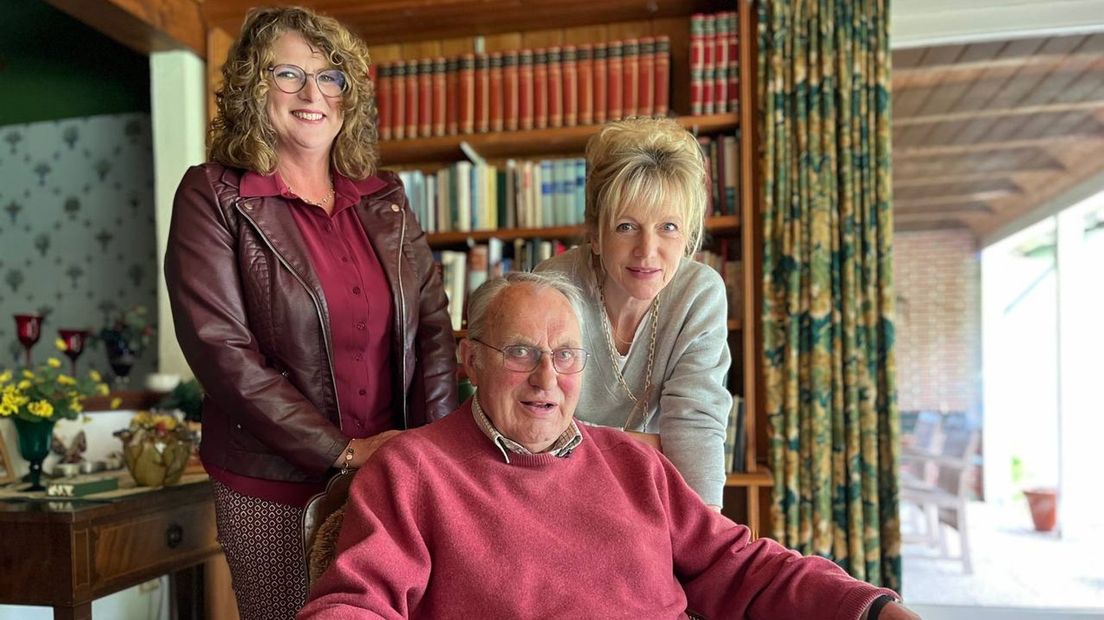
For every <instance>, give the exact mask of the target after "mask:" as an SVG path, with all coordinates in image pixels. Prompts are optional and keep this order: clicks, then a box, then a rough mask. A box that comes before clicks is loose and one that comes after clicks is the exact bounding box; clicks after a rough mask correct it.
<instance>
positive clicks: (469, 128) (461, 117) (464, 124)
mask: <svg viewBox="0 0 1104 620" xmlns="http://www.w3.org/2000/svg"><path fill="white" fill-rule="evenodd" d="M459 73H460V79H459V82H460V97H459V99H460V104H459V106H458V108H459V109H458V111H457V112H458V113H457V120H458V124H459V128H460V133H472V132H474V131H475V54H464V55H463V56H461V57H460V69H459Z"/></svg>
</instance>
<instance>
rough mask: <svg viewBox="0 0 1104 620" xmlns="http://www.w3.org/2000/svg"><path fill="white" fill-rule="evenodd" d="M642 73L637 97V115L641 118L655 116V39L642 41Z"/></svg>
mask: <svg viewBox="0 0 1104 620" xmlns="http://www.w3.org/2000/svg"><path fill="white" fill-rule="evenodd" d="M638 58H639V59H640V60H639V61H638V63H637V64H639V65H640V72H639V74H638V77H637V85H638V86H639V90H638V91H637V96H636V113H637V114H639V115H641V116H651V115H653V114H655V39H653V38H652V37H644V38H643V39H641V40H640V55H639V56H638Z"/></svg>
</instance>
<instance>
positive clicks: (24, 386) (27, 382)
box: [16, 379, 31, 390]
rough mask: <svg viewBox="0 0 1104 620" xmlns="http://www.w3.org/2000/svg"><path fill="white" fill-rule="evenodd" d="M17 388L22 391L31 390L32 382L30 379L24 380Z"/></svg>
mask: <svg viewBox="0 0 1104 620" xmlns="http://www.w3.org/2000/svg"><path fill="white" fill-rule="evenodd" d="M16 387H18V388H19V389H21V390H29V389H31V382H30V380H28V379H24V380H22V381H20V382H19V383H17V384H16Z"/></svg>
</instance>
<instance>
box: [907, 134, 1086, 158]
mask: <svg viewBox="0 0 1104 620" xmlns="http://www.w3.org/2000/svg"><path fill="white" fill-rule="evenodd" d="M1101 139H1104V133H1095V134H1083V133H1080V134H1064V135H1057V136H1041V137H1038V138H1028V139H1023V140H1004V141H995V142H975V143H973V144H944V145H939V146H919V147H907V146H906V147H895V148H894V150H893V159H894V161H896V160H898V159H914V158H922V157H941V156H945V155H962V154H967V153H977V152H984V151H999V150H1005V149H1017V148H1025V147H1039V146H1043V147H1046V146H1052V145H1056V144H1057V145H1061V144H1068V143H1071V142H1073V143H1077V142H1097V141H1100V140H1101Z"/></svg>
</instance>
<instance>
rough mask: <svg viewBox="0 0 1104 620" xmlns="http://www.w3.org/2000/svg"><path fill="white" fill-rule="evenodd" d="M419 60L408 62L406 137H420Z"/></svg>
mask: <svg viewBox="0 0 1104 620" xmlns="http://www.w3.org/2000/svg"><path fill="white" fill-rule="evenodd" d="M419 107H420V106H419V105H418V61H417V60H408V61H407V62H406V112H405V115H406V116H405V118H406V137H407V138H416V137H418V110H419Z"/></svg>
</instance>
